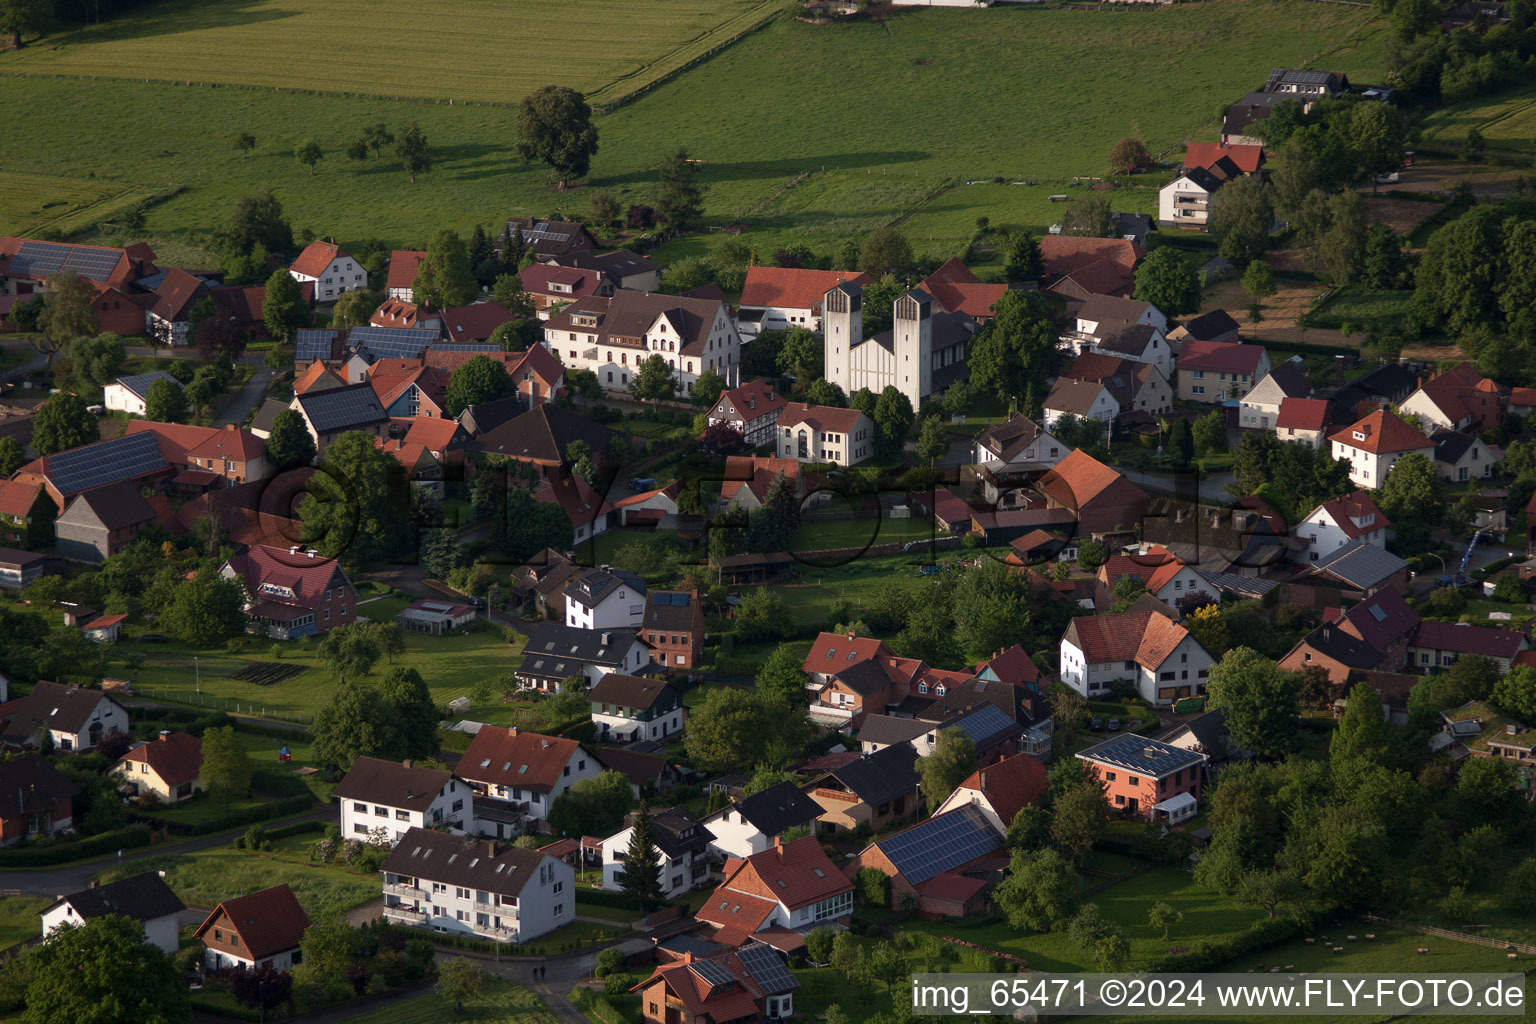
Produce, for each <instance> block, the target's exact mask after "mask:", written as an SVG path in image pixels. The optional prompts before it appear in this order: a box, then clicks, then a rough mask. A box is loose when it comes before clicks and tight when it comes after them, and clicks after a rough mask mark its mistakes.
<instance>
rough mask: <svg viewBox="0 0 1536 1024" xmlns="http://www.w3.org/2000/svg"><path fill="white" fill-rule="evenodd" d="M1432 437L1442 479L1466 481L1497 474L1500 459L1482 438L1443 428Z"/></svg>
mask: <svg viewBox="0 0 1536 1024" xmlns="http://www.w3.org/2000/svg"><path fill="white" fill-rule="evenodd" d="M1430 440H1431V441H1432V442H1434V445H1435V469H1436V471H1438V472H1439V474H1440V476H1441V477H1442V478H1444V479H1446V480H1449V481H1451V482H1452V483H1457V484H1462V483H1466V482H1467V481H1468V480H1481V479H1483V478H1484V477H1489V476H1492V475H1493V466H1494V463H1495V462H1496V461H1497V460H1496V459H1494V458H1493V456H1492V455H1491V454H1490V453H1489V451H1488V446H1487V445H1485V444H1483V442H1482V440H1481V439H1479V438H1477V437H1474V436H1473V435H1471V434H1468V433H1463V432H1461V431H1459V430H1441V431H1438V432H1436V434H1435V435H1434V436H1433V437H1431V438H1430Z"/></svg>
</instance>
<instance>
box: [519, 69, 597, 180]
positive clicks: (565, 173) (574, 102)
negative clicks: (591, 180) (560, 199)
mask: <svg viewBox="0 0 1536 1024" xmlns="http://www.w3.org/2000/svg"><path fill="white" fill-rule="evenodd" d="M516 153H517V156H518V158H519V159H520V160H522V161H523V162H524V163H527V162H528V161H530V160H538V161H540V162H542V163H545V164H548V165H549V167H550V169H551V170H553V171H554V172H555V175H556V177H558V178H559V179H560V187H561V188H562V189H563V188H564V187H565V185H566V182H568V181H570V180H572V179H574V178H581V177H584V176H585V175H586V173H587V169H588V168H589V167H591V166H592V157H593V156H594V155H595V154H596V153H597V128H596V127H595V126H594V125H593V124H592V108H591V107H589V106H587V101H586V100H585V99H583V98H582V95H581V93H579V92H577V91H576V90H575V89H571V88H568V87H566V86H563V85H546V86H543V87H541V88H539V89H536V90H534V91H533V92H531V93H529V94H528V95H527V96H524V97H523V99H522V101H521V102H520V103H518V105H517V146H516Z"/></svg>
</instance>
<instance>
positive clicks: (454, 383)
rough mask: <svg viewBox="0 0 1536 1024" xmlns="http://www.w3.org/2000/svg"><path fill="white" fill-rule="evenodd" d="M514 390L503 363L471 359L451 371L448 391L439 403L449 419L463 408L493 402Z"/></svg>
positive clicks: (479, 358) (487, 359) (481, 358)
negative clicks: (441, 402) (442, 404)
mask: <svg viewBox="0 0 1536 1024" xmlns="http://www.w3.org/2000/svg"><path fill="white" fill-rule="evenodd" d="M516 390H517V385H516V384H514V383H513V381H512V378H511V377H509V376H507V367H506V364H505V363H503V362H502V361H501V360H499V359H492V358H490V357H489V356H475V357H474V358H472V359H468V360H465V362H464V365H463V366H460V367H459V368H458V369H457V370H454V371H453V376H452V377H450V378H448V391H447V393H446V395H445V397H444V399H443V401H444V403H445V404H444V411H446V412H447V413H448V415H449V416H457V415H458V414H459V413H461V412H463V411H464V409H465V407H467V406H471V405H478V404H480V403H481V402H494V401H495V400H496V399H498V398H506V397H507V396H508V395H510V394H512V393H513V392H514V391H516Z"/></svg>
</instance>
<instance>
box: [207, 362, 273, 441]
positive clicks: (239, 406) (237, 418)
mask: <svg viewBox="0 0 1536 1024" xmlns="http://www.w3.org/2000/svg"><path fill="white" fill-rule="evenodd" d="M272 377H273V373H272V371H271V370H268V369H265V368H263V369H260V370H257V371H256V372H255V373H253V374H251V379H250V380H248V381H246V382H245V386H244V387H242V388H241V389H240V390H239V391H237V392H235V394H234V395H232V396H230V398H229V400H228V401H227V402H226V404H225V406H224V408H223V409H222V410H221V411H220V412H219V416H218V420H217V424H218V425H219V426H221V427H222V426H223V425H224V424H226V423H233V424H234V425H235V426H237V427H238V426H240V425H241V424H243V423H244V422H245V420H246V417H248V416H250V415H251V413H252V412H254V411H255V409H256V407H257V406H259V405H260V404H261V401H262V399H263V398H265V397H266V394H267V388H268V387H270V386H271V385H272Z"/></svg>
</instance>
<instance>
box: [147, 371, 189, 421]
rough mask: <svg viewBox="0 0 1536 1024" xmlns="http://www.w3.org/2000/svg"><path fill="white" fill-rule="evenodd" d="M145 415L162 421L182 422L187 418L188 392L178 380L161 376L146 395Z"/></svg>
mask: <svg viewBox="0 0 1536 1024" xmlns="http://www.w3.org/2000/svg"><path fill="white" fill-rule="evenodd" d="M144 417H145V418H146V419H151V420H157V421H159V422H161V423H180V422H182V421H183V420H185V419H186V418H187V393H186V392H185V391H183V390H182V387H181V385H180V384H178V383H177V382H176V381H174V380H166V379H165V378H164V377H161V378H160V379H158V380H156V381H155V382H154V383H153V384H151V385H150V386H149V393H148V394H147V395H145V396H144Z"/></svg>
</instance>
